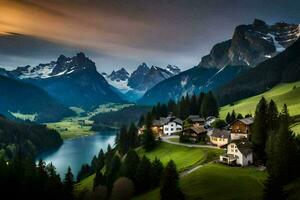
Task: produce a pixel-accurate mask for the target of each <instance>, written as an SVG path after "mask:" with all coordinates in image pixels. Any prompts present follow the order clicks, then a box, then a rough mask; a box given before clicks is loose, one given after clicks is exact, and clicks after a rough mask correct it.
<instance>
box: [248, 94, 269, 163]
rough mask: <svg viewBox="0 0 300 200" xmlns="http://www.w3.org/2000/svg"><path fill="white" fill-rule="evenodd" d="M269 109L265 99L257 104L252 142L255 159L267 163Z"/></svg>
mask: <svg viewBox="0 0 300 200" xmlns="http://www.w3.org/2000/svg"><path fill="white" fill-rule="evenodd" d="M267 109H268V103H267V101H266V99H265V98H264V97H262V98H261V100H260V101H259V103H258V104H257V107H256V111H255V117H254V124H253V131H252V136H251V141H252V144H253V151H254V158H255V159H256V160H257V161H259V162H262V163H265V160H266V155H265V145H266V141H267V132H268V130H267V127H268V126H267Z"/></svg>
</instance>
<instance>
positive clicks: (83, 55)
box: [76, 52, 86, 58]
mask: <svg viewBox="0 0 300 200" xmlns="http://www.w3.org/2000/svg"><path fill="white" fill-rule="evenodd" d="M76 56H77V57H78V58H86V56H85V54H84V53H82V52H79V53H77V55H76Z"/></svg>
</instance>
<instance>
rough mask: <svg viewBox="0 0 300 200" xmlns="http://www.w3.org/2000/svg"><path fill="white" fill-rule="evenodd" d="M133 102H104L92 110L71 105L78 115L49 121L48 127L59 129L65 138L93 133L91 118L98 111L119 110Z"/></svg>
mask: <svg viewBox="0 0 300 200" xmlns="http://www.w3.org/2000/svg"><path fill="white" fill-rule="evenodd" d="M131 105H132V104H113V103H109V104H104V105H100V106H99V107H98V108H97V109H95V110H94V111H91V112H85V111H84V110H83V109H81V108H77V107H71V109H72V110H73V111H75V113H76V116H73V117H67V118H65V119H63V120H62V121H60V122H54V123H47V127H49V128H52V129H55V130H57V131H58V132H59V133H60V135H61V137H62V138H63V139H71V138H76V137H82V136H87V135H92V134H94V133H95V132H93V131H92V130H91V128H92V125H93V121H91V120H89V119H90V118H91V117H92V116H94V115H96V114H98V113H105V112H112V111H118V110H120V109H122V108H125V107H128V106H131Z"/></svg>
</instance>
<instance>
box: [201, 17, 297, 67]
mask: <svg viewBox="0 0 300 200" xmlns="http://www.w3.org/2000/svg"><path fill="white" fill-rule="evenodd" d="M299 36H300V28H299V25H298V24H287V23H276V24H273V25H268V24H266V23H265V22H263V21H261V20H257V19H256V20H255V21H254V22H253V24H249V25H240V26H237V27H236V28H235V31H234V34H233V36H232V39H230V40H228V41H225V42H222V43H219V44H216V45H215V46H214V47H213V48H212V50H211V52H210V54H209V55H207V56H204V57H203V58H202V60H201V62H200V64H199V66H200V67H205V68H215V67H216V68H219V69H220V68H222V67H224V66H227V65H231V66H235V65H245V66H249V67H255V66H256V65H257V64H258V63H260V62H263V61H265V60H266V59H268V58H271V57H274V56H275V55H277V54H278V53H279V52H282V51H284V50H285V49H286V48H287V47H288V46H290V45H291V44H293V43H294V42H295V41H296V40H297V39H298V38H299Z"/></svg>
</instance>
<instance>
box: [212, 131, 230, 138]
mask: <svg viewBox="0 0 300 200" xmlns="http://www.w3.org/2000/svg"><path fill="white" fill-rule="evenodd" d="M211 137H217V138H227V139H228V138H230V131H227V130H223V129H213V130H212V134H211Z"/></svg>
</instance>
